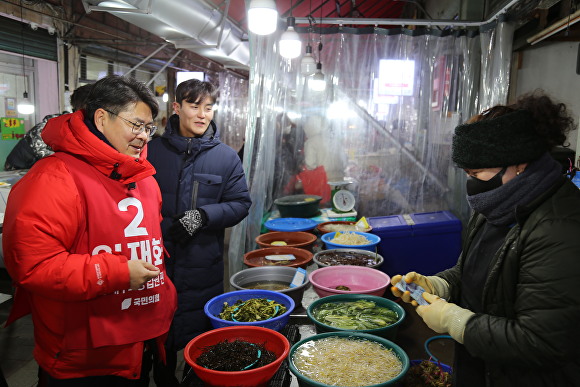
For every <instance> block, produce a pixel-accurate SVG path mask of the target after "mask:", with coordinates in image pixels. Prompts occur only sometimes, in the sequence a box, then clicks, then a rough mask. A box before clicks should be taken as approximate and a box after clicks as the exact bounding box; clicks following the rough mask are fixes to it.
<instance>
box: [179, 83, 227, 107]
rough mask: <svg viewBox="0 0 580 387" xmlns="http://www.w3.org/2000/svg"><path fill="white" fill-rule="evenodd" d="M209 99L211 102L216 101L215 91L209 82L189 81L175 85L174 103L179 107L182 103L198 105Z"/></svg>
mask: <svg viewBox="0 0 580 387" xmlns="http://www.w3.org/2000/svg"><path fill="white" fill-rule="evenodd" d="M207 97H209V98H210V99H211V100H212V102H214V103H215V101H216V100H217V89H216V88H215V86H214V85H212V84H211V83H209V82H202V81H200V80H197V79H189V80H187V81H183V82H181V83H180V84H179V85H177V89H176V90H175V101H176V102H177V103H179V104H180V105H181V103H182V102H183V101H185V102H189V103H200V102H201V101H203V100H204V99H205V98H207Z"/></svg>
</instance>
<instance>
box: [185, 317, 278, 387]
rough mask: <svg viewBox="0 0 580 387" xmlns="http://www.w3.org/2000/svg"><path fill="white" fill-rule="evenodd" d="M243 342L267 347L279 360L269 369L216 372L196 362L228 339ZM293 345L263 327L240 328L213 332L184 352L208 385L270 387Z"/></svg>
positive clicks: (195, 341)
mask: <svg viewBox="0 0 580 387" xmlns="http://www.w3.org/2000/svg"><path fill="white" fill-rule="evenodd" d="M236 339H237V340H242V341H246V342H249V343H255V344H259V345H263V346H264V347H265V349H266V350H268V351H271V352H273V353H274V354H275V355H276V360H274V361H273V362H272V363H269V364H266V365H265V366H262V367H259V368H254V369H248V370H245V371H216V370H211V369H208V368H205V367H202V366H200V365H198V364H197V363H196V361H197V359H198V358H199V356H200V355H201V354H202V353H203V351H204V349H205V348H207V347H211V346H213V345H216V344H218V343H221V342H223V341H225V340H227V341H228V342H232V341H234V340H236ZM289 350H290V343H289V341H288V339H287V338H286V337H284V335H282V334H280V333H278V332H276V331H273V330H271V329H267V328H262V327H249V326H236V327H226V328H219V329H213V330H211V331H208V332H205V333H202V334H201V335H199V336H196V337H195V338H194V339H193V340H191V341H190V342H189V343H188V344H187V345H186V346H185V350H184V351H183V355H184V357H185V361H186V362H187V364H189V365H190V366H191V368H192V369H193V371H194V372H195V373H196V374H197V376H198V377H199V378H200V379H201V380H202V381H203V382H204V385H206V386H247V387H253V386H267V385H268V382H269V381H270V380H271V379H272V377H274V375H275V374H276V372H277V371H278V369H279V368H280V365H281V364H282V361H284V359H286V357H287V356H288V352H289Z"/></svg>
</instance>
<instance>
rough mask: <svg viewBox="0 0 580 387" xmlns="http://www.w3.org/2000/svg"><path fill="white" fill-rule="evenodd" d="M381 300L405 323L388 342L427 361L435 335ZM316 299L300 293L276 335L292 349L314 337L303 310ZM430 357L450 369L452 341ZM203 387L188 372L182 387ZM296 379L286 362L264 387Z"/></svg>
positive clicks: (294, 384)
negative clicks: (301, 296)
mask: <svg viewBox="0 0 580 387" xmlns="http://www.w3.org/2000/svg"><path fill="white" fill-rule="evenodd" d="M316 269H317V265H316V264H314V263H312V264H310V265H309V266H308V268H307V272H308V273H310V272H312V271H313V270H316ZM384 297H385V298H388V299H391V300H393V301H395V302H397V303H398V304H400V305H401V306H402V307H403V308H404V309H405V312H406V317H405V320H404V321H403V322H402V323H401V325H400V327H399V329H398V332H397V336H396V338H395V339H393V340H392V341H393V342H394V343H395V344H397V345H399V346H400V347H401V348H403V350H404V351H405V352H406V353H407V355H408V356H409V358H410V359H411V360H421V359H428V356H427V353H426V352H425V347H424V345H425V342H426V341H427V340H428V339H430V338H431V337H433V336H436V335H437V334H436V333H435V332H433V331H432V330H431V329H429V328H428V327H427V326H426V325H425V323H424V322H423V320H422V319H421V318H420V317H419V316H418V315H417V313H416V312H415V308H414V307H412V306H410V305H409V304H405V303H403V302H402V301H401V300H399V299H396V298H395V297H394V296H393V295H392V294H391V291H390V289H388V290H387V291H386V292H385V295H384ZM318 299H319V297H318V295H317V294H316V292H315V291H314V290H313V289H312V287H310V288H308V289H307V290H306V291H305V292H304V296H303V299H302V303H301V305H297V306H296V308H295V309H294V311H293V312H292V313H291V315H290V321H289V323H288V325H286V327H285V328H284V329H283V330H281V331H280V333H282V334H283V335H284V336H286V337H287V338H288V340H289V341H290V345H293V344H295V343H297V342H298V341H300V340H301V339H304V338H307V337H310V336H313V335H315V334H317V332H316V327H315V325H314V323H313V322H312V321H311V320H310V319H309V317H308V315H307V312H306V310H307V308H308V306H310V304H311V303H312V302H314V301H315V300H318ZM430 350H431V353H433V354H434V355H436V356H437V357H438V359H439V361H440V362H441V363H443V364H447V365H451V364H452V363H453V341H452V340H436V341H432V342H431V344H430ZM203 385H204V384H203V383H202V382H201V380H199V379H198V378H197V376H196V375H195V374H194V373H193V371H192V372H190V373H189V374H188V375H187V376H186V377H185V378H184V380H183V382H182V384H181V386H182V387H199V386H203ZM298 386H299V384H298V380H297V378H296V377H295V376H294V375H293V374H291V373H290V370H289V368H288V360H285V361H284V362H283V363H282V366H281V367H280V369H279V370H278V372H277V373H276V375H275V376H274V377H273V378H272V380H271V381H270V383H269V384H268V387H298Z"/></svg>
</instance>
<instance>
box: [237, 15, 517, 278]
mask: <svg viewBox="0 0 580 387" xmlns="http://www.w3.org/2000/svg"><path fill="white" fill-rule="evenodd" d="M363 30H364V29H361V28H357V29H355V28H348V27H335V28H332V29H331V30H330V31H327V30H324V31H320V30H315V34H313V35H312V36H308V34H303V37H304V39H303V40H304V41H308V40H309V39H310V40H311V41H312V46H313V47H315V48H316V47H319V46H320V44H321V45H322V50H321V51H319V52H317V50H315V52H314V57H315V59H316V60H317V61H320V62H321V64H322V72H323V73H324V75H325V81H326V88H325V89H324V90H323V91H315V90H313V89H312V88H311V87H310V86H311V82H312V76H304V75H302V74H301V73H300V59H299V58H298V59H294V60H288V59H283V58H281V57H280V56H279V54H278V52H277V45H276V42H277V39H278V36H277V35H276V34H274V35H272V36H266V37H263V36H260V37H256V36H250V46H251V57H252V58H253V59H252V60H253V62H252V67H251V74H250V87H249V98H250V100H249V101H250V103H249V112H248V113H249V116H248V127H247V130H246V146H245V152H246V155H248V157H245V158H244V167H245V169H246V173H247V178H248V181H249V186H250V190H251V196H252V200H253V206H252V208H251V210H250V215H249V216H248V218H247V219H246V220H245V221H244V222H243V223H242V224H240V225H238V226H236V227H235V228H234V230H233V232H232V237H231V240H230V253H229V259H230V270H231V272H232V273H233V272H236V271H239V270H241V269H242V263H241V257H242V256H243V254H244V252H246V251H249V250H252V249H254V248H255V242H254V238H255V237H256V236H257V235H258V234H259V233H260V230H261V223H262V222H263V221H264V219H265V218H267V216H268V214H269V213H270V211H271V210H273V209H274V208H273V201H274V199H276V198H277V197H281V196H284V195H288V194H298V193H303V192H304V187H303V186H302V185H301V184H300V179H299V175H300V173H303V171H305V170H307V171H312V170H316V169H317V168H323V169H324V172H325V174H326V176H327V179H328V180H329V181H337V180H342V179H349V180H351V181H353V183H352V184H351V185H350V186H349V187H348V189H349V190H350V191H351V192H353V193H354V194H355V197H356V199H357V204H356V207H355V209H356V210H357V211H358V214H359V215H361V216H384V215H391V214H400V213H409V212H412V213H415V212H428V211H440V210H451V211H453V212H454V213H455V214H456V215H458V217H460V218H461V219H463V220H466V219H467V217H468V215H469V208H468V206H467V203H466V200H465V190H464V185H465V176H464V172H463V171H461V170H458V169H457V168H455V167H454V165H453V164H452V163H451V154H450V152H451V138H452V134H453V129H454V128H455V126H457V125H458V124H459V123H462V122H465V121H466V120H467V119H468V118H469V117H471V116H472V115H474V114H476V113H478V112H479V111H480V109H481V107H482V102H481V101H485V107H487V105H488V104H490V103H492V101H493V103H499V102H502V103H503V102H505V99H506V98H507V89H508V86H509V85H508V75H509V61H510V58H511V45H509V44H507V43H506V42H508V41H511V38H512V37H511V35H510V34H513V28H509V27H508V26H505V25H504V23H499V24H498V25H493V26H486V28H485V29H481V31H463V30H443V31H442V30H438V29H435V30H432V29H415V30H409V29H403V28H394V29H381V28H368V29H366V31H363ZM361 31H363V32H366V33H361ZM319 32H320V33H319ZM326 32H330V33H326ZM482 69H483V70H482ZM482 84H485V86H482Z"/></svg>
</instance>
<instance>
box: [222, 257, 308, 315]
mask: <svg viewBox="0 0 580 387" xmlns="http://www.w3.org/2000/svg"><path fill="white" fill-rule="evenodd" d="M295 273H296V268H294V267H288V266H261V267H252V268H249V269H244V270H242V271H239V272H237V273H235V274H234V275H232V276H231V277H230V284H231V285H232V286H233V287H234V288H236V289H238V290H242V289H247V288H246V287H244V286H245V285H250V284H252V283H255V282H259V281H276V282H285V283H288V284H290V283H291V282H292V279H293V278H294V274H295ZM309 286H310V281H309V280H308V274H306V275H305V277H304V282H303V283H302V285H299V286H296V287H295V288H289V289H282V290H275V291H276V292H280V293H284V294H286V295H287V296H289V297H291V298H292V299H293V300H294V303H295V304H296V307H297V308H298V307H299V306H300V305H301V304H302V297H303V296H304V291H305V290H306V289H308V287H309Z"/></svg>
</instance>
